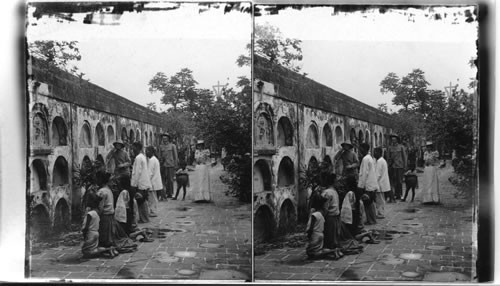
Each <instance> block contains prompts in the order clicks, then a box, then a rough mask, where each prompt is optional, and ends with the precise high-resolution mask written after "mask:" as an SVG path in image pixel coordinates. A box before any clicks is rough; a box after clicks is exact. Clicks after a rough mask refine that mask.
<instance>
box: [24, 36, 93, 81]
mask: <svg viewBox="0 0 500 286" xmlns="http://www.w3.org/2000/svg"><path fill="white" fill-rule="evenodd" d="M28 51H29V53H30V56H31V57H33V58H35V60H40V61H39V62H38V66H40V67H41V68H42V69H45V70H47V71H52V70H53V69H61V70H64V71H66V72H69V73H71V74H73V75H76V76H78V77H80V78H82V77H83V75H84V73H81V72H78V67H76V66H75V65H74V64H73V63H74V62H76V61H80V60H81V59H82V56H81V55H80V50H79V49H78V42H77V41H69V42H68V41H34V42H32V43H29V44H28Z"/></svg>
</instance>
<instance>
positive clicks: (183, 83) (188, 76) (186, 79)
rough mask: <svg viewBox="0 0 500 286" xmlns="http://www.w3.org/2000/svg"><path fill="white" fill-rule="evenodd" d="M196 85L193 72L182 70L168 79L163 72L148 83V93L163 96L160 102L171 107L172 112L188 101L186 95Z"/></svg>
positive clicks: (186, 69)
mask: <svg viewBox="0 0 500 286" xmlns="http://www.w3.org/2000/svg"><path fill="white" fill-rule="evenodd" d="M196 84H198V82H196V81H195V80H194V78H193V72H192V71H191V70H190V69H188V68H183V69H181V70H180V71H179V72H177V73H176V74H175V75H173V76H171V77H170V78H169V77H167V76H166V75H165V74H164V73H163V72H158V73H156V74H155V76H154V77H153V78H152V79H151V80H150V81H149V92H151V93H155V92H159V93H161V94H162V95H163V97H162V98H161V102H162V103H163V104H165V105H172V108H173V109H174V110H177V108H178V107H181V105H182V104H184V103H185V102H187V101H188V100H189V98H188V96H187V94H188V93H189V92H190V91H191V90H192V89H193V88H194V87H195V85H196Z"/></svg>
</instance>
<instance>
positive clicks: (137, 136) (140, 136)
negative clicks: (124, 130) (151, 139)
mask: <svg viewBox="0 0 500 286" xmlns="http://www.w3.org/2000/svg"><path fill="white" fill-rule="evenodd" d="M135 136H136V138H135V141H139V142H141V140H142V134H141V130H139V129H136V130H135Z"/></svg>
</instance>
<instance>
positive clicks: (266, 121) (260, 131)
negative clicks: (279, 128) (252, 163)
mask: <svg viewBox="0 0 500 286" xmlns="http://www.w3.org/2000/svg"><path fill="white" fill-rule="evenodd" d="M255 144H256V145H258V146H272V145H273V144H274V132H273V123H272V121H271V117H270V116H269V115H268V114H267V113H264V112H261V113H260V114H259V115H258V116H257V120H256V121H255Z"/></svg>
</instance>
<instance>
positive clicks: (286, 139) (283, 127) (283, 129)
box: [254, 112, 387, 148]
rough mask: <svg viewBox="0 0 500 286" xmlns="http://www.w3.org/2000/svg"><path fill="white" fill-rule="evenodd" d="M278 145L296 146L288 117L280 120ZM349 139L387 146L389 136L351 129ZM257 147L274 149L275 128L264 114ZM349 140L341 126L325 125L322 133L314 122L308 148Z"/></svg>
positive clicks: (259, 122)
mask: <svg viewBox="0 0 500 286" xmlns="http://www.w3.org/2000/svg"><path fill="white" fill-rule="evenodd" d="M276 131H277V136H276V145H277V146H278V147H283V146H294V134H295V133H296V132H295V130H294V128H293V125H292V124H291V122H290V119H288V117H286V116H282V117H281V118H280V119H279V120H278V124H277V127H276ZM349 135H350V136H349V139H350V141H351V142H353V143H354V144H356V145H358V144H360V143H363V142H366V143H368V144H371V145H374V146H382V145H383V144H387V135H385V136H384V135H382V132H373V136H372V135H371V134H370V131H369V130H365V132H363V131H362V130H359V131H358V132H356V129H355V128H351V131H350V134H349ZM254 136H255V145H256V146H257V147H272V146H274V141H275V137H274V128H273V123H272V120H271V117H270V116H269V115H268V114H267V113H265V112H262V113H260V114H259V115H258V117H257V120H256V122H255V134H254ZM346 139H347V138H345V136H344V132H343V130H342V127H341V126H339V125H338V126H335V129H333V127H332V126H331V125H330V124H329V123H325V124H324V125H323V128H322V132H321V141H320V132H319V128H318V125H317V124H316V122H314V121H312V122H311V123H310V125H309V127H308V128H307V133H306V141H305V147H306V148H320V147H333V146H334V144H335V145H336V146H338V145H340V144H341V143H342V142H344V141H345V140H346Z"/></svg>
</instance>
